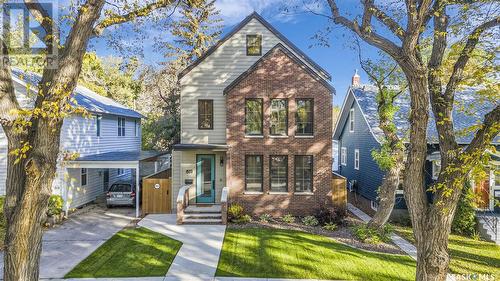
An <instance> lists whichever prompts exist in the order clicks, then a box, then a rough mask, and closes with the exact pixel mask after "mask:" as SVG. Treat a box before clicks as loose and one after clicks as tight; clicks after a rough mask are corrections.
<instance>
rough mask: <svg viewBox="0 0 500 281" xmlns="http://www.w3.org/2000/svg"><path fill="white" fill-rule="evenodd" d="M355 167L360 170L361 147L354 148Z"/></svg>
mask: <svg viewBox="0 0 500 281" xmlns="http://www.w3.org/2000/svg"><path fill="white" fill-rule="evenodd" d="M354 169H355V170H359V149H354Z"/></svg>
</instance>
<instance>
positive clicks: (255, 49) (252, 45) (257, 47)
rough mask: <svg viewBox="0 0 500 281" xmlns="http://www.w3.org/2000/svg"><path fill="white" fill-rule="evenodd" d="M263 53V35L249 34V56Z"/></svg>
mask: <svg viewBox="0 0 500 281" xmlns="http://www.w3.org/2000/svg"><path fill="white" fill-rule="evenodd" d="M260 55H262V35H258V34H248V35H247V56H260Z"/></svg>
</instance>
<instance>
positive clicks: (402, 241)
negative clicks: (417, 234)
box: [347, 203, 417, 260]
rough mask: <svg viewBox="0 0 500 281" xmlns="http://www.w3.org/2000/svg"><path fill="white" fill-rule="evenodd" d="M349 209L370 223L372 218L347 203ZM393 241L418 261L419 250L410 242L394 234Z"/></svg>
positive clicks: (392, 235)
mask: <svg viewBox="0 0 500 281" xmlns="http://www.w3.org/2000/svg"><path fill="white" fill-rule="evenodd" d="M347 209H348V210H349V211H350V212H351V213H353V214H354V215H355V216H356V217H358V218H360V219H361V220H362V221H364V222H369V221H370V219H371V217H370V216H369V215H367V214H366V213H365V212H363V211H361V210H360V209H358V208H356V207H354V205H352V204H351V203H347ZM391 240H392V242H393V243H394V244H396V245H397V246H398V247H399V248H400V249H401V250H402V251H403V252H405V253H406V254H407V255H409V256H410V257H412V258H413V259H414V260H417V248H416V247H415V246H413V244H411V243H410V242H408V241H406V240H405V239H403V238H402V237H401V236H399V235H397V234H395V233H393V234H391Z"/></svg>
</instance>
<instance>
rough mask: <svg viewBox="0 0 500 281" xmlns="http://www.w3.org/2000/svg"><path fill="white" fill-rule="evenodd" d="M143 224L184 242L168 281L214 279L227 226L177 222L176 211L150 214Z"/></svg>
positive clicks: (169, 273)
mask: <svg viewBox="0 0 500 281" xmlns="http://www.w3.org/2000/svg"><path fill="white" fill-rule="evenodd" d="M139 225H140V226H142V227H146V228H148V229H151V230H153V231H156V232H158V233H161V234H163V235H166V236H168V237H171V238H173V239H175V240H178V241H181V242H182V243H183V244H182V247H181V249H180V250H179V252H178V253H177V256H175V259H174V261H173V262H172V265H171V266H170V269H169V270H168V272H167V275H166V278H165V279H164V280H168V281H170V280H172V281H174V280H186V281H196V280H213V278H214V276H215V271H216V270H217V264H218V262H219V255H220V252H221V249H222V242H223V241H224V233H225V231H226V226H225V225H177V224H176V215H175V214H173V215H166V214H153V215H147V216H146V217H145V218H144V219H142V220H141V221H140V222H139ZM113 280H115V279H113ZM143 280H145V279H143ZM146 280H149V279H146ZM151 280H156V279H151Z"/></svg>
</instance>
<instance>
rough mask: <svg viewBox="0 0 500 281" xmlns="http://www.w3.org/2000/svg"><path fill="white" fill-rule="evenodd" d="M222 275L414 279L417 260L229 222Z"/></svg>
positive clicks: (294, 233) (318, 238)
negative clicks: (236, 226) (242, 227)
mask: <svg viewBox="0 0 500 281" xmlns="http://www.w3.org/2000/svg"><path fill="white" fill-rule="evenodd" d="M216 276H239V277H263V278H309V279H347V280H413V279H414V278H415V262H414V261H413V260H412V259H411V258H410V257H408V256H403V255H391V254H381V253H374V252H367V251H363V250H358V249H355V248H352V247H349V246H347V245H344V244H341V243H338V242H336V241H334V240H332V239H330V238H328V237H324V236H319V235H314V234H309V233H305V232H300V231H293V230H278V229H263V228H247V229H231V228H228V229H227V230H226V236H225V238H224V245H223V247H222V253H221V257H220V259H219V265H218V267H217V273H216Z"/></svg>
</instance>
